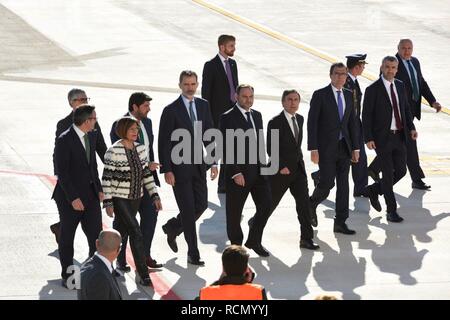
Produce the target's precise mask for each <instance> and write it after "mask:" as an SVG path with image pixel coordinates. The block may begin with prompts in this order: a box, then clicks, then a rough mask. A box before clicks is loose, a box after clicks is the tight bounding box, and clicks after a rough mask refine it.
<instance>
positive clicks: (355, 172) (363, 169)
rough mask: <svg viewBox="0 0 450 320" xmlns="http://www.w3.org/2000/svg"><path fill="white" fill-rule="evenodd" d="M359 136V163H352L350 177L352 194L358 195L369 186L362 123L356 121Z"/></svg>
mask: <svg viewBox="0 0 450 320" xmlns="http://www.w3.org/2000/svg"><path fill="white" fill-rule="evenodd" d="M358 122H359V128H360V133H361V134H360V135H359V161H358V162H356V163H352V164H351V167H352V177H353V183H354V187H353V193H354V194H355V193H356V194H360V193H363V192H364V189H365V188H366V187H367V185H368V184H369V177H368V174H367V155H366V147H365V144H364V137H363V135H362V123H361V120H359V119H358Z"/></svg>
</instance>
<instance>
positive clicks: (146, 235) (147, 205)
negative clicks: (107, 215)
mask: <svg viewBox="0 0 450 320" xmlns="http://www.w3.org/2000/svg"><path fill="white" fill-rule="evenodd" d="M138 212H139V215H140V217H141V221H140V226H141V232H142V237H143V241H144V253H145V257H146V258H147V257H151V252H150V249H151V246H152V241H153V236H154V235H155V228H156V222H157V220H158V213H157V212H156V210H155V206H154V205H153V201H152V199H151V198H150V195H149V193H148V191H147V190H144V196H143V197H142V198H141V203H140V205H139V209H138ZM113 228H114V229H116V230H122V231H119V232H120V234H121V235H122V248H121V250H120V252H119V256H118V257H117V262H118V263H119V264H121V265H125V264H126V248H127V243H128V233H126V228H123V227H121V226H120V220H119V219H118V217H117V216H116V217H115V218H114V221H113Z"/></svg>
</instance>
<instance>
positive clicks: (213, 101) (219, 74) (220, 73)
mask: <svg viewBox="0 0 450 320" xmlns="http://www.w3.org/2000/svg"><path fill="white" fill-rule="evenodd" d="M229 61H230V68H231V74H232V76H233V84H234V87H235V88H236V87H237V86H238V85H239V80H238V70H237V65H236V61H235V60H233V59H231V58H229ZM202 98H203V99H206V100H208V102H209V107H210V108H211V114H212V118H213V121H214V125H215V126H216V127H218V123H219V118H220V115H221V114H222V113H224V112H225V111H227V110H229V109H230V108H231V107H232V106H233V102H232V101H231V100H230V86H229V85H228V78H227V74H226V72H225V68H224V67H223V64H222V60H220V57H219V55H218V54H217V55H216V56H215V57H214V58H213V59H212V60H210V61H208V62H206V63H205V65H204V67H203V79H202Z"/></svg>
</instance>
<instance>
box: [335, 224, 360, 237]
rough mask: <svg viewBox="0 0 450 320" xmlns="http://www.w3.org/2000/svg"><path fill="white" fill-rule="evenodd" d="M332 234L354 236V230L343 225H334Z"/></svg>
mask: <svg viewBox="0 0 450 320" xmlns="http://www.w3.org/2000/svg"><path fill="white" fill-rule="evenodd" d="M333 232H336V233H343V234H355V233H356V231H355V230H351V229H349V228H348V227H347V225H346V224H345V223H342V224H336V223H335V224H334V228H333Z"/></svg>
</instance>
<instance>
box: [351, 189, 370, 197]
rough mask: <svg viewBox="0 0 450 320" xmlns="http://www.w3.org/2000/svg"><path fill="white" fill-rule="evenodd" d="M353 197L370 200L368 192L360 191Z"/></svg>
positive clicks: (354, 193)
mask: <svg viewBox="0 0 450 320" xmlns="http://www.w3.org/2000/svg"><path fill="white" fill-rule="evenodd" d="M353 197H355V198H368V197H369V195H368V193H367V191H365V190H363V191H358V192H356V191H354V192H353Z"/></svg>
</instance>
